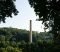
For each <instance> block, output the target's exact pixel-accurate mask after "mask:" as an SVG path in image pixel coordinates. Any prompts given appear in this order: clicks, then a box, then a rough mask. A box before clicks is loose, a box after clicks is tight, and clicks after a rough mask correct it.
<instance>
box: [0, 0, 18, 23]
mask: <svg viewBox="0 0 60 52" xmlns="http://www.w3.org/2000/svg"><path fill="white" fill-rule="evenodd" d="M14 2H15V0H0V22H1V21H3V22H5V19H6V17H12V13H13V14H14V15H17V14H18V11H17V9H16V6H15V4H14Z"/></svg>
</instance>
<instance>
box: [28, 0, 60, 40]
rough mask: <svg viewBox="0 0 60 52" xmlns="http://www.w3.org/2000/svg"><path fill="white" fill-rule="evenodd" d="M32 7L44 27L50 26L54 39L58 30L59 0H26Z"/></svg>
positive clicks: (59, 16) (59, 25)
mask: <svg viewBox="0 0 60 52" xmlns="http://www.w3.org/2000/svg"><path fill="white" fill-rule="evenodd" d="M28 1H29V4H30V5H31V7H33V8H34V11H35V13H36V15H38V16H39V20H41V21H43V23H44V25H45V29H47V28H49V27H52V30H51V32H52V33H54V39H56V38H57V36H58V32H59V31H60V0H28Z"/></svg>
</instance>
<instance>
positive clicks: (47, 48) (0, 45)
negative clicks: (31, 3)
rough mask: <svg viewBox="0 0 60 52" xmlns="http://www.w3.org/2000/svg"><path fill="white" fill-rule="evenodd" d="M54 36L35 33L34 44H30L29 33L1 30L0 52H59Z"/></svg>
mask: <svg viewBox="0 0 60 52" xmlns="http://www.w3.org/2000/svg"><path fill="white" fill-rule="evenodd" d="M53 36H54V35H53V34H51V33H49V32H40V33H38V32H35V31H33V43H29V31H27V30H22V29H17V28H0V52H57V51H60V45H56V44H54V41H53Z"/></svg>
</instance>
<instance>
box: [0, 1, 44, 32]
mask: <svg viewBox="0 0 60 52" xmlns="http://www.w3.org/2000/svg"><path fill="white" fill-rule="evenodd" d="M15 5H16V8H17V9H18V11H19V14H18V15H17V16H13V18H7V19H6V23H1V24H0V28H1V27H13V28H19V29H26V30H29V20H32V30H33V31H38V32H42V31H44V30H43V25H42V24H41V22H40V21H36V19H37V18H38V16H36V15H35V12H34V9H33V8H31V7H30V5H29V3H28V0H16V2H15Z"/></svg>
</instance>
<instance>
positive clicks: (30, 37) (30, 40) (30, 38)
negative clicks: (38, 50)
mask: <svg viewBox="0 0 60 52" xmlns="http://www.w3.org/2000/svg"><path fill="white" fill-rule="evenodd" d="M29 42H30V43H32V20H30V34H29Z"/></svg>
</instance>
